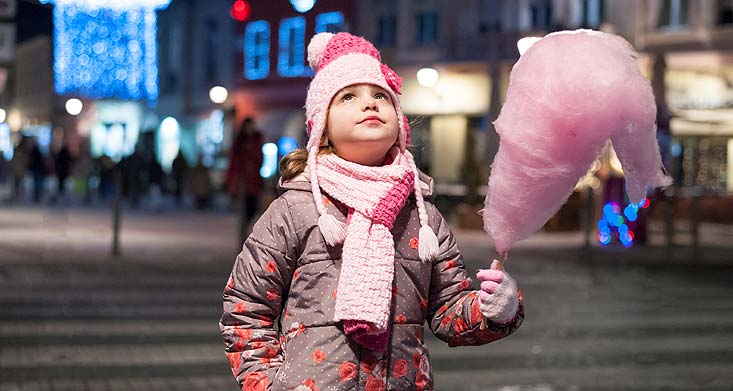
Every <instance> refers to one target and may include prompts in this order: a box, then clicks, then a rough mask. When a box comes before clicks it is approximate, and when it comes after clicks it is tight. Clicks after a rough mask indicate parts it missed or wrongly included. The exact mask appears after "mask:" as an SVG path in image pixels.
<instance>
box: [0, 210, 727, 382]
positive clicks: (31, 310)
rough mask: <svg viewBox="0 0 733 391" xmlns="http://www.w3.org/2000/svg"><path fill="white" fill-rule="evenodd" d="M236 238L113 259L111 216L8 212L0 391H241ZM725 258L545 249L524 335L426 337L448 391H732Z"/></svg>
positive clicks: (531, 252) (535, 245)
mask: <svg viewBox="0 0 733 391" xmlns="http://www.w3.org/2000/svg"><path fill="white" fill-rule="evenodd" d="M236 228H237V221H236V218H235V217H234V216H233V214H225V213H195V212H181V213H176V214H172V213H159V214H151V213H146V212H130V211H126V212H125V213H124V214H123V220H122V235H121V248H122V255H121V256H120V257H116V258H115V257H111V256H109V250H110V241H111V220H110V216H109V213H108V212H107V211H106V210H103V209H63V208H39V209H33V208H27V207H12V208H11V207H4V208H0V391H11V390H12V391H17V390H206V391H211V390H236V389H237V386H236V384H235V382H234V381H233V378H232V376H231V373H230V371H229V368H228V364H227V362H226V359H225V358H224V353H223V344H222V342H221V340H220V338H219V330H218V326H217V321H218V318H219V316H220V314H221V291H222V288H223V286H224V284H225V283H226V279H227V277H228V273H229V271H230V268H231V265H232V262H233V260H234V256H235V255H236V253H237V246H238V244H237V243H238V239H237V237H236V234H235V233H236ZM705 229H707V230H711V231H710V232H713V233H714V235H710V236H716V235H717V236H716V237H721V238H724V237H725V235H726V234H727V232H728V231H726V230H728V229H729V227H712V228H711V227H706V228H705ZM456 234H457V238H458V241H459V245H460V246H461V248H462V250H463V254H464V256H465V258H466V259H465V262H466V267H467V269H468V270H469V271H470V273H472V274H473V273H474V272H475V271H476V270H477V269H478V268H481V267H487V266H488V262H489V260H490V258H491V257H492V256H493V254H494V251H493V247H492V245H491V243H490V241H489V240H487V239H486V236H485V234H483V233H481V232H475V231H461V230H457V231H456ZM655 240H656V239H655ZM681 241H684V238H683V239H681ZM724 244H725V240H721V241H720V242H719V243H717V246H712V245H707V244H706V246H705V247H703V248H702V249H701V251H698V253H697V257H693V252H692V250H691V249H690V248H688V247H684V246H683V247H677V248H674V249H672V251H666V249H664V248H663V247H656V248H655V247H652V248H650V249H644V248H641V247H632V248H631V249H624V248H597V247H595V246H593V247H591V248H590V249H589V250H586V251H584V250H582V248H583V238H582V235H580V234H578V233H561V234H550V233H540V234H538V235H535V236H533V237H532V238H530V239H528V240H526V241H524V242H522V243H520V244H518V245H517V246H516V247H515V248H514V249H513V250H512V253H511V254H510V259H509V261H508V263H507V270H508V271H509V272H510V273H511V274H512V275H513V276H514V278H515V279H516V280H517V281H518V283H519V285H520V288H521V289H522V292H523V296H524V300H525V306H526V320H525V323H524V325H523V326H522V327H521V328H520V329H519V330H518V331H517V332H516V333H515V334H514V335H512V336H510V337H509V338H506V339H504V340H501V341H497V342H494V343H492V344H489V345H486V346H481V347H462V348H448V347H447V345H446V344H444V343H443V342H441V341H439V340H437V339H436V338H434V337H432V335H431V334H430V333H429V332H428V333H426V340H427V343H428V345H429V347H430V350H431V356H432V360H433V370H434V375H435V379H436V390H476V391H554V390H672V391H683V390H684V391H690V390H731V389H733V273H731V271H733V262H729V260H730V258H728V255H727V254H730V253H731V251H730V250H731V248H730V247H725V246H723V245H724ZM729 245H731V244H729Z"/></svg>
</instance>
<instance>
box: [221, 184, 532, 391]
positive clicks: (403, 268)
mask: <svg viewBox="0 0 733 391" xmlns="http://www.w3.org/2000/svg"><path fill="white" fill-rule="evenodd" d="M420 180H421V181H422V182H423V187H424V192H423V193H424V195H425V196H426V198H428V197H429V196H431V195H432V179H431V178H429V177H427V176H424V175H421V177H420ZM280 189H281V190H282V191H283V193H282V194H281V195H280V197H279V198H277V199H276V200H275V201H274V202H273V203H272V204H271V205H270V206H269V208H268V209H267V210H266V211H265V212H264V214H263V215H262V217H261V218H260V219H259V221H257V223H256V224H255V226H254V228H253V232H252V234H251V235H250V236H249V237H248V238H247V240H246V241H245V244H244V247H243V249H242V252H241V253H239V255H238V256H237V259H236V261H235V264H234V268H233V270H232V274H231V277H230V278H229V281H228V283H227V285H226V288H225V289H224V314H223V316H222V318H221V321H220V328H221V333H222V336H223V338H224V343H225V346H226V354H227V357H228V359H229V363H230V364H231V367H232V372H233V374H234V376H235V377H236V380H237V381H238V382H239V384H240V386H241V387H242V389H243V390H247V391H265V390H278V391H279V390H298V391H306V390H321V391H326V390H369V391H374V390H430V389H432V388H433V380H432V376H431V367H430V359H429V354H428V350H427V348H426V346H425V344H424V340H423V325H424V323H425V321H427V322H428V325H429V327H430V329H431V331H432V332H433V333H434V334H435V335H436V336H437V337H438V338H440V339H441V340H444V341H446V342H447V343H448V344H449V345H450V346H465V345H482V344H486V343H489V342H491V341H494V340H497V339H500V338H503V337H506V336H507V335H509V334H511V333H512V332H514V331H515V330H516V329H517V328H518V327H519V325H520V324H521V323H522V320H523V319H524V312H523V307H522V304H521V294H520V306H519V311H518V313H517V316H516V317H515V318H514V320H512V321H511V322H509V323H508V324H505V325H501V324H495V323H492V322H491V321H489V320H488V319H484V322H485V325H486V327H485V328H484V329H482V328H481V327H480V324H481V321H482V318H483V316H482V315H481V312H480V310H479V298H478V291H475V290H472V289H471V279H470V278H469V277H468V275H467V273H466V270H465V268H464V266H463V262H462V259H461V254H460V252H459V250H458V247H457V245H456V241H455V239H454V237H453V234H452V232H451V230H450V228H449V227H448V224H447V223H446V221H445V220H444V219H443V216H442V215H441V214H440V213H439V212H438V211H437V210H436V209H435V207H434V206H433V204H432V203H431V202H429V201H428V200H427V199H426V208H427V211H428V214H429V217H430V225H431V227H432V228H433V230H434V231H435V232H436V234H437V236H438V241H439V243H440V253H439V256H438V257H437V259H436V260H435V261H433V262H422V261H420V259H419V257H418V251H417V247H418V239H417V237H418V231H419V229H420V225H419V220H418V214H417V208H416V205H415V198H414V196H411V197H410V199H408V201H407V203H406V204H405V207H404V208H403V209H402V211H401V212H400V213H399V215H398V216H397V219H396V220H395V222H394V227H393V229H392V234H393V236H394V240H395V278H394V291H393V299H392V300H393V301H392V335H391V340H390V343H389V345H388V347H387V351H386V352H385V353H381V354H378V353H376V352H373V351H370V350H369V349H367V348H364V347H362V346H361V345H359V344H356V343H355V342H353V341H352V340H351V339H349V338H348V337H347V336H346V335H345V334H344V333H343V332H342V329H341V324H340V322H335V321H334V320H333V318H334V305H335V291H336V286H337V284H338V278H339V271H340V267H341V248H340V247H336V248H332V247H327V246H326V243H325V241H324V239H323V237H322V236H321V233H320V232H319V230H318V225H317V222H318V212H317V211H316V207H315V203H314V201H313V196H312V194H311V191H310V183H309V182H308V181H307V179H306V178H303V177H301V178H300V179H298V178H296V179H295V180H293V181H291V182H287V183H285V184H281V185H280ZM324 197H325V198H324V200H325V201H326V202H325V204H326V207H327V209H328V212H329V213H331V214H333V215H334V216H337V217H338V218H339V219H340V220H341V221H344V222H345V221H346V213H347V209H346V207H344V206H343V205H341V204H339V203H338V202H337V201H335V200H333V199H331V198H329V197H328V196H326V195H324ZM276 321H277V325H276V324H275V322H276Z"/></svg>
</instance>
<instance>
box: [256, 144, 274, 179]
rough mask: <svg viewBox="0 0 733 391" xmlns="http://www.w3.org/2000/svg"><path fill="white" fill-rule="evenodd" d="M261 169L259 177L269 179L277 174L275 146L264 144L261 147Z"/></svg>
mask: <svg viewBox="0 0 733 391" xmlns="http://www.w3.org/2000/svg"><path fill="white" fill-rule="evenodd" d="M262 155H263V159H262V167H261V168H260V175H261V176H262V177H263V178H271V177H272V176H273V175H275V173H276V172H277V145H275V143H265V144H264V145H262Z"/></svg>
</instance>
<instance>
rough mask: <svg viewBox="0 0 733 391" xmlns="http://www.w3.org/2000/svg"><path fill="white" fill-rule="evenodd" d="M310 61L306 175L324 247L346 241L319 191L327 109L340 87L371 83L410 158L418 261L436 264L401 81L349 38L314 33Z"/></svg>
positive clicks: (373, 52)
mask: <svg viewBox="0 0 733 391" xmlns="http://www.w3.org/2000/svg"><path fill="white" fill-rule="evenodd" d="M308 62H309V64H310V66H311V68H313V70H314V71H315V72H316V74H315V76H314V77H313V80H312V81H311V84H310V87H309V88H308V97H307V98H306V101H305V114H306V121H307V122H306V124H307V130H308V135H309V138H308V145H307V147H306V148H307V149H308V174H309V176H310V181H311V188H312V192H313V197H314V198H315V202H316V208H317V209H318V214H319V215H320V218H319V219H318V225H319V228H320V229H321V233H322V234H323V237H324V238H325V239H326V242H327V243H328V244H329V245H331V246H333V245H336V244H338V243H342V242H343V241H344V238H345V236H346V230H345V226H344V224H343V223H341V222H339V221H338V220H337V219H336V217H334V216H332V215H330V214H328V213H327V212H326V207H325V205H324V204H323V199H322V197H321V190H320V188H319V186H318V172H317V169H316V155H317V153H318V148H319V143H320V141H321V137H322V136H323V132H324V131H325V127H326V120H327V116H328V108H329V106H330V104H331V100H332V99H333V97H334V95H336V93H338V92H339V91H340V90H341V89H342V88H344V87H348V86H350V85H354V84H373V85H376V86H379V87H382V88H383V89H384V90H385V91H387V92H388V93H389V94H390V96H391V98H392V102H394V104H395V110H396V111H397V120H398V123H399V124H400V129H399V136H398V144H399V148H400V151H401V152H402V153H404V154H405V156H407V158H408V159H409V161H410V164H411V165H412V168H413V171H414V173H415V179H416V180H415V185H414V192H415V198H416V199H417V207H418V214H419V217H420V226H421V228H420V239H419V248H418V251H419V253H420V258H421V259H423V260H428V259H432V258H434V257H435V256H436V255H437V252H438V239H437V238H436V237H435V233H434V232H433V230H432V229H431V228H430V226H429V225H428V215H427V212H426V210H425V202H424V200H423V197H422V192H421V190H420V181H419V180H417V178H418V171H417V167H416V166H415V159H414V158H413V156H412V154H411V153H410V152H409V151H407V150H406V146H407V145H408V143H409V140H410V133H409V132H410V128H409V126H408V124H407V119H406V118H405V116H404V115H403V114H402V109H401V108H400V105H399V98H398V95H399V94H401V93H402V79H401V78H400V77H399V75H397V73H395V72H394V71H393V70H392V69H390V68H389V67H388V66H387V65H385V64H382V59H381V56H380V55H379V51H377V49H376V48H375V47H374V45H372V44H371V43H370V42H369V41H367V40H366V39H364V38H362V37H357V36H354V35H351V34H349V33H337V34H331V33H320V34H316V35H315V36H314V37H313V38H312V39H311V41H310V44H308Z"/></svg>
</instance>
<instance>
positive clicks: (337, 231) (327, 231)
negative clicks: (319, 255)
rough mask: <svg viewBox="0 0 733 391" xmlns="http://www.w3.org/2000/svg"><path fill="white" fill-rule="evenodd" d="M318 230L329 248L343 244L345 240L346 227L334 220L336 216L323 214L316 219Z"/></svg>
mask: <svg viewBox="0 0 733 391" xmlns="http://www.w3.org/2000/svg"><path fill="white" fill-rule="evenodd" d="M318 228H320V229H321V234H322V235H323V238H324V239H325V240H326V243H328V245H329V246H331V247H333V246H336V245H337V244H340V243H343V242H344V240H345V239H346V225H345V224H344V223H342V222H340V221H338V219H337V218H336V216H334V215H332V214H329V213H324V214H322V215H321V216H320V217H319V218H318Z"/></svg>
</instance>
